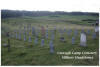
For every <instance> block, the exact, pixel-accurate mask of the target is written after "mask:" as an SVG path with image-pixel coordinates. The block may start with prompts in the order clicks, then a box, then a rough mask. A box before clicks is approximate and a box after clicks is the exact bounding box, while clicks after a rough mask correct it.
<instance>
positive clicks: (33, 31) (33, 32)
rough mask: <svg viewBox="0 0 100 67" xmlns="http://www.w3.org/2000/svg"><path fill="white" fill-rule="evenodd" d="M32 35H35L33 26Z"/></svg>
mask: <svg viewBox="0 0 100 67" xmlns="http://www.w3.org/2000/svg"><path fill="white" fill-rule="evenodd" d="M32 35H35V28H34V27H32Z"/></svg>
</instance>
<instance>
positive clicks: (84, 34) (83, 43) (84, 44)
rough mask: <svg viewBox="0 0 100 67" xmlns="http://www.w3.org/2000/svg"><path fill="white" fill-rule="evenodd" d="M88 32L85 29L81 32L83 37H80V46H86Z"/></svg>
mask: <svg viewBox="0 0 100 67" xmlns="http://www.w3.org/2000/svg"><path fill="white" fill-rule="evenodd" d="M86 41H87V39H86V33H85V32H84V31H82V32H81V37H80V46H84V47H85V46H86Z"/></svg>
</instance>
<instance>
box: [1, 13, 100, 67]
mask: <svg viewBox="0 0 100 67" xmlns="http://www.w3.org/2000/svg"><path fill="white" fill-rule="evenodd" d="M85 19H93V20H98V17H96V16H88V15H78V16H73V15H58V16H57V17H52V16H41V17H27V16H26V17H21V18H6V19H2V21H1V22H2V23H1V65H70V66H72V65H99V54H98V53H99V37H96V39H92V33H93V32H94V27H93V26H92V25H91V24H92V23H94V22H95V21H82V20H85ZM88 22H91V23H88ZM28 24H31V26H34V27H35V28H36V30H40V29H41V26H44V27H45V29H47V27H46V26H47V25H48V30H49V32H48V34H49V38H48V39H46V38H45V39H44V40H45V44H44V46H43V47H41V39H42V36H41V32H39V37H38V44H34V39H35V36H34V35H32V34H31V32H30V34H29V35H30V36H31V38H32V42H31V43H29V42H28V36H27V41H25V42H24V39H23V35H21V40H19V39H16V38H15V37H10V44H11V51H10V52H8V48H7V47H3V44H5V43H7V37H6V36H5V32H8V31H9V32H11V33H12V32H13V31H14V30H21V34H23V29H24V26H27V25H28ZM55 26H56V29H57V31H56V34H55V38H54V41H53V44H54V54H51V53H50V49H49V41H50V38H51V36H50V35H51V31H50V30H52V29H54V27H55ZM64 28H66V30H67V31H68V30H69V29H71V30H72V33H71V34H70V35H69V36H68V35H67V32H64V34H63V36H64V37H65V40H66V42H65V43H64V42H60V41H59V38H60V34H59V29H64ZM75 29H77V30H78V35H77V36H76V37H75V44H73V45H72V42H71V41H72V37H73V36H74V30H75ZM81 29H84V30H85V32H86V31H87V30H90V34H87V46H86V47H82V46H80V32H81ZM14 35H15V34H14ZM57 52H97V54H93V55H90V54H89V55H76V56H93V59H81V60H80V59H62V55H59V54H57ZM67 56H74V55H67Z"/></svg>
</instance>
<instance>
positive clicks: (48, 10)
mask: <svg viewBox="0 0 100 67" xmlns="http://www.w3.org/2000/svg"><path fill="white" fill-rule="evenodd" d="M1 10H11V11H30V12H31V11H37V12H38V11H48V12H67V13H71V12H82V13H99V12H84V11H49V10H14V9H1Z"/></svg>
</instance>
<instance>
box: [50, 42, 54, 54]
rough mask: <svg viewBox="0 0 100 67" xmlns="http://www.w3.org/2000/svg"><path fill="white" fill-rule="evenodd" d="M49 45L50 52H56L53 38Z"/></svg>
mask: <svg viewBox="0 0 100 67" xmlns="http://www.w3.org/2000/svg"><path fill="white" fill-rule="evenodd" d="M49 47H50V53H54V46H53V41H52V40H51V41H50V42H49Z"/></svg>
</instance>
